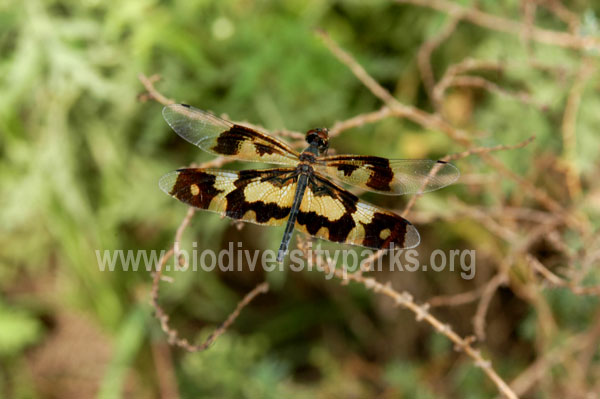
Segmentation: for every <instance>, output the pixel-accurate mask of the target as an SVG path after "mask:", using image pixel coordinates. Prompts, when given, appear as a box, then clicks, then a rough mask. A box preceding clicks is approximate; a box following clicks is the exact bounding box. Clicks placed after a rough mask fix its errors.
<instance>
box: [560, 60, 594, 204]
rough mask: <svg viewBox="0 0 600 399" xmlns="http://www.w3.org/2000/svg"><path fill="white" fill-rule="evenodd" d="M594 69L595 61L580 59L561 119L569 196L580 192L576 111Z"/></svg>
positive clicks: (574, 195) (572, 196)
mask: <svg viewBox="0 0 600 399" xmlns="http://www.w3.org/2000/svg"><path fill="white" fill-rule="evenodd" d="M594 70H595V63H593V62H592V60H591V59H590V58H589V57H585V58H584V59H583V60H582V61H581V66H580V68H579V72H578V73H577V75H576V76H575V82H574V83H573V87H572V88H571V91H570V92H569V97H568V98H567V105H566V106H565V112H564V114H563V120H562V139H563V160H564V162H565V165H566V173H567V189H568V190H569V194H570V195H571V198H574V197H576V196H578V195H579V193H581V183H580V181H579V173H578V171H577V167H576V163H575V159H576V158H577V148H576V145H577V136H576V131H577V128H576V126H577V112H578V111H579V106H580V104H581V98H582V95H583V90H584V89H585V84H586V82H587V80H588V79H589V78H590V76H591V75H592V73H593V72H594Z"/></svg>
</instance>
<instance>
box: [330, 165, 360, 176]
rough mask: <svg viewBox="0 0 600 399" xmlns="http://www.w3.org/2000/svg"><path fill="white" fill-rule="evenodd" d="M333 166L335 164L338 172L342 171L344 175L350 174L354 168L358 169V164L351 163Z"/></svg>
mask: <svg viewBox="0 0 600 399" xmlns="http://www.w3.org/2000/svg"><path fill="white" fill-rule="evenodd" d="M333 166H335V167H336V168H337V170H339V171H340V172H342V173H344V176H350V175H351V174H352V172H354V171H355V170H356V169H358V165H351V164H344V163H343V164H337V165H336V164H334V165H333Z"/></svg>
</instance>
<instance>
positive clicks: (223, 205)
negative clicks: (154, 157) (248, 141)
mask: <svg viewBox="0 0 600 399" xmlns="http://www.w3.org/2000/svg"><path fill="white" fill-rule="evenodd" d="M297 181H298V177H297V175H296V174H295V169H293V168H282V169H266V170H243V171H239V172H232V171H224V170H221V169H198V168H196V169H194V168H190V169H179V170H176V171H174V172H171V173H168V174H166V175H164V176H163V177H162V178H161V179H160V181H159V186H160V188H161V189H162V190H163V191H164V192H166V193H167V194H169V195H171V196H173V197H175V198H177V199H178V200H180V201H181V202H184V203H186V204H188V205H191V206H194V207H196V208H200V209H206V210H209V211H213V212H217V213H219V214H221V215H224V216H227V217H230V218H232V219H237V220H243V221H246V222H252V223H256V224H262V225H269V226H278V225H281V224H284V223H285V222H286V220H287V219H288V216H289V214H290V208H291V206H292V202H293V200H294V193H295V191H296V184H297Z"/></svg>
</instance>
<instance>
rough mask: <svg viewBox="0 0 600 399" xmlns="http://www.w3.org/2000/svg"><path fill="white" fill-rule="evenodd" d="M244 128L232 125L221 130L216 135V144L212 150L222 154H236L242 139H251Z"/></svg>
mask: <svg viewBox="0 0 600 399" xmlns="http://www.w3.org/2000/svg"><path fill="white" fill-rule="evenodd" d="M251 139H252V138H251V137H249V136H248V132H247V130H246V128H244V127H243V126H239V125H234V126H233V127H232V128H231V129H229V130H227V131H226V132H223V133H221V134H220V135H219V137H217V145H215V146H214V147H213V149H212V150H213V151H214V152H216V153H218V154H223V155H237V153H238V152H239V151H240V147H241V145H242V143H243V142H244V141H247V140H251Z"/></svg>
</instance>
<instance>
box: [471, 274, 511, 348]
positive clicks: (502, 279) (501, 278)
mask: <svg viewBox="0 0 600 399" xmlns="http://www.w3.org/2000/svg"><path fill="white" fill-rule="evenodd" d="M507 282H508V277H507V275H506V273H505V272H504V271H502V270H501V271H499V272H498V273H497V274H496V275H495V276H494V277H492V278H491V279H490V280H489V281H488V282H487V284H486V285H485V288H484V289H483V292H482V293H481V300H480V301H479V303H478V304H477V310H476V311H475V316H473V327H474V329H475V335H476V336H477V338H478V339H479V340H480V341H483V340H485V315H486V314H487V311H488V308H489V307H490V303H491V302H492V298H493V297H494V294H495V293H496V291H497V290H498V288H500V287H501V286H503V285H504V284H506V283H507Z"/></svg>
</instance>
